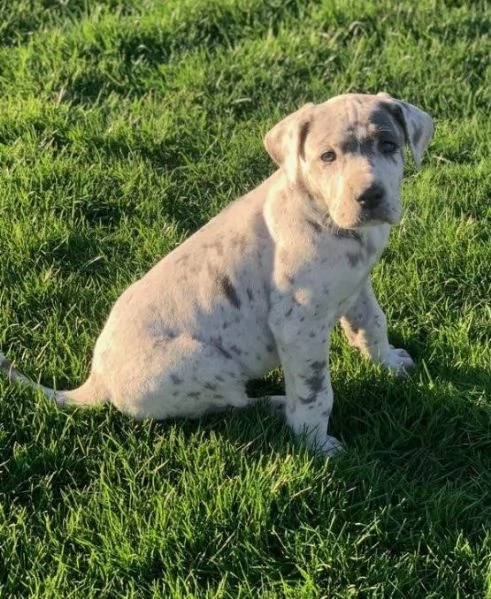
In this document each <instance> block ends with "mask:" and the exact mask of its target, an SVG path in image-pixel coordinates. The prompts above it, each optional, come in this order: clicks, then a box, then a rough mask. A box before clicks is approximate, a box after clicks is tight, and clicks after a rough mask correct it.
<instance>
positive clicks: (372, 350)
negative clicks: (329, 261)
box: [341, 279, 414, 374]
mask: <svg viewBox="0 0 491 599" xmlns="http://www.w3.org/2000/svg"><path fill="white" fill-rule="evenodd" d="M341 326H342V327H343V330H344V332H345V334H346V337H347V338H348V342H349V344H350V345H352V346H353V347H356V348H358V349H359V350H360V351H361V353H362V354H364V355H365V356H367V357H368V358H370V359H371V360H372V362H374V363H376V364H382V365H383V366H385V367H386V368H387V369H389V370H392V371H394V372H396V373H398V374H405V373H406V372H407V370H408V369H410V368H412V367H413V366H414V362H413V360H412V358H411V356H410V355H409V354H408V353H407V351H406V350H405V349H398V348H395V347H394V346H392V345H390V344H389V339H388V335H387V317H386V316H385V314H384V311H383V310H382V308H381V307H380V306H379V303H378V301H377V298H376V297H375V293H374V291H373V288H372V284H371V281H370V279H368V280H367V282H366V284H365V285H364V287H363V288H362V290H361V292H360V294H359V295H358V297H357V298H356V300H355V302H354V303H353V304H352V305H351V307H350V309H349V310H348V311H347V312H346V314H345V315H344V316H343V317H342V318H341Z"/></svg>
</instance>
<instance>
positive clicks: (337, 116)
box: [264, 93, 433, 229]
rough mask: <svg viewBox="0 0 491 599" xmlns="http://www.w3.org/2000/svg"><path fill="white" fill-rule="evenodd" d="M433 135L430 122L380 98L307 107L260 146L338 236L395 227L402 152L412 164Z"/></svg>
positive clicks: (338, 100) (354, 97)
mask: <svg viewBox="0 0 491 599" xmlns="http://www.w3.org/2000/svg"><path fill="white" fill-rule="evenodd" d="M432 134H433V121H432V119H431V118H430V116H429V115H428V114H426V113H425V112H423V111H422V110H420V109H419V108H416V106H412V105H411V104H407V103H406V102H402V101H400V100H396V99H394V98H392V97H391V96H389V95H388V94H385V93H380V94H377V95H376V96H375V95H373V96H372V95H365V94H346V95H342V96H337V97H335V98H332V99H331V100H329V101H327V102H325V103H323V104H317V105H316V104H306V105H305V106H303V107H302V108H300V110H297V112H294V113H293V114H291V115H290V116H288V117H286V118H285V119H283V120H282V121H280V122H279V123H278V124H277V125H276V126H275V127H273V129H271V131H269V132H268V133H267V134H266V137H265V138H264V144H265V146H266V150H267V151H268V153H269V155H270V156H271V158H273V160H274V161H275V162H276V163H277V164H278V166H280V167H281V168H282V169H283V170H284V171H285V173H286V176H287V177H288V179H289V181H290V182H291V183H292V184H293V185H301V186H303V187H304V188H305V189H306V190H307V192H308V194H309V196H310V198H311V199H312V201H313V203H314V205H315V207H316V209H317V211H318V212H320V214H321V215H322V216H326V215H327V216H328V217H329V218H330V220H331V221H332V222H333V224H335V225H336V226H338V227H340V228H343V229H353V228H357V227H363V226H370V225H376V224H380V223H389V224H395V223H397V222H398V221H399V219H400V217H401V202H400V186H401V180H402V173H403V166H404V146H405V145H406V144H407V145H408V146H409V148H410V150H411V152H412V155H413V157H414V160H415V162H416V164H417V165H418V166H419V164H420V162H421V158H422V155H423V153H424V151H425V149H426V147H427V145H428V143H429V142H430V139H431V137H432Z"/></svg>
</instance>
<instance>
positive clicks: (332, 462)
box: [0, 364, 491, 578]
mask: <svg viewBox="0 0 491 599" xmlns="http://www.w3.org/2000/svg"><path fill="white" fill-rule="evenodd" d="M434 368H435V371H436V372H440V370H439V365H438V364H437V365H436V366H435V367H434ZM361 369H362V372H361V376H358V374H356V373H355V374H356V376H355V375H353V374H351V375H349V376H348V375H345V374H343V373H342V372H339V374H335V375H334V376H333V386H334V390H335V405H334V411H333V415H332V421H331V426H330V432H331V434H333V435H335V436H337V437H338V438H340V439H341V440H342V441H343V444H344V446H345V449H346V450H345V452H344V454H342V455H341V456H339V457H338V458H336V459H326V458H325V457H323V456H322V455H318V454H312V452H309V451H308V450H307V449H306V447H305V445H304V444H303V443H302V442H299V441H298V440H296V439H294V437H293V435H292V433H291V432H290V430H289V429H288V427H287V425H286V424H285V423H284V421H283V418H282V416H281V414H280V413H278V411H277V410H274V409H272V408H271V407H269V406H268V405H267V404H266V403H264V402H258V403H256V404H254V405H252V406H251V407H248V408H246V409H243V410H227V411H225V412H223V413H221V414H213V415H210V416H207V417H206V418H202V419H200V420H175V421H166V422H141V423H137V422H134V421H132V420H130V419H128V418H126V417H125V416H123V415H121V414H120V413H118V412H116V410H115V409H113V408H101V409H95V410H87V411H83V410H75V411H73V412H61V411H58V410H57V409H55V408H53V407H52V406H50V405H49V404H48V403H47V402H45V403H44V404H42V405H41V406H33V407H32V408H30V409H32V412H31V413H35V412H36V410H41V412H42V414H41V418H40V422H43V423H44V425H45V426H46V425H47V426H46V428H44V430H41V431H40V432H39V434H38V435H37V438H36V439H35V440H32V439H28V438H27V434H29V431H32V428H30V427H29V426H27V420H28V418H27V415H26V414H25V413H20V420H21V421H22V418H24V420H25V421H26V429H25V432H23V431H22V426H19V427H18V428H17V429H16V431H15V434H14V436H15V439H14V438H11V439H10V440H9V442H10V445H11V448H12V452H8V453H10V455H9V457H8V461H7V463H8V472H7V474H8V476H7V477H2V482H0V492H1V493H2V494H3V496H4V498H5V501H6V505H8V504H11V505H17V506H18V505H19V504H20V505H21V506H22V507H23V509H26V510H27V511H28V512H32V516H33V519H32V520H33V521H32V526H33V527H34V528H36V527H39V528H40V532H42V529H43V526H44V524H43V522H42V521H41V520H39V519H38V518H37V514H40V513H43V512H46V511H47V512H48V513H49V512H51V513H53V514H58V513H60V512H62V511H63V509H64V506H65V507H66V503H67V501H68V503H70V504H71V505H72V506H74V505H84V504H86V503H87V502H90V497H91V496H92V495H94V494H97V493H100V492H101V489H103V488H112V487H114V488H118V489H119V490H118V493H119V494H120V495H121V494H123V495H124V494H125V493H126V491H127V492H128V493H130V494H131V493H134V492H135V491H138V489H140V490H141V493H142V495H148V494H149V493H153V492H158V489H159V488H160V487H167V488H170V487H173V486H175V487H176V488H179V485H180V484H182V479H183V477H187V478H186V480H188V483H189V477H190V476H191V477H192V475H193V472H194V473H195V476H196V479H197V483H196V484H197V485H199V484H202V483H203V479H202V478H200V476H201V474H200V472H199V466H198V464H201V465H202V467H203V468H209V469H210V471H211V470H213V461H214V460H215V459H217V456H218V458H219V459H221V460H222V461H223V463H224V464H225V466H224V472H223V476H224V477H230V479H233V478H234V477H235V478H237V477H239V478H240V476H242V475H243V474H244V472H245V471H252V470H254V469H255V468H262V467H263V466H264V464H265V463H269V464H272V465H273V467H272V469H271V471H270V476H271V487H276V486H278V488H279V487H280V486H281V487H282V488H283V487H284V488H283V491H282V493H280V495H278V497H276V498H274V499H273V500H271V501H270V503H269V504H267V502H266V503H265V509H266V510H267V512H268V513H267V515H266V516H265V517H266V520H267V523H266V525H265V527H264V535H266V537H267V539H263V540H262V541H261V542H262V543H263V542H264V543H266V545H267V546H268V548H269V550H270V551H271V555H273V556H274V555H278V560H277V561H278V564H277V566H278V573H279V575H281V576H283V577H290V578H291V577H293V578H295V577H298V572H297V573H296V574H295V572H296V570H295V567H294V565H292V563H291V561H290V562H289V561H288V560H285V556H284V555H283V543H284V538H283V536H284V535H287V534H289V533H288V531H290V532H291V531H294V530H297V531H298V530H307V529H308V530H311V531H317V532H318V533H319V534H320V535H324V534H330V535H334V537H336V535H346V538H348V537H349V538H358V535H359V534H360V531H361V532H363V531H365V532H366V531H367V530H371V532H370V535H368V537H367V539H366V541H364V542H365V544H366V545H367V546H372V545H373V549H374V551H376V552H377V554H378V553H380V552H381V553H382V554H384V555H389V556H390V555H400V554H404V553H405V552H409V553H411V552H413V553H414V552H416V551H419V550H420V549H419V547H420V543H421V542H424V543H426V545H427V546H428V547H431V544H432V543H435V544H438V543H439V542H440V541H441V539H442V538H446V539H450V541H449V542H450V543H454V541H455V543H456V542H457V539H458V538H460V537H459V535H460V536H462V538H465V539H468V540H470V541H472V542H475V543H476V544H480V543H482V542H483V541H482V535H483V530H485V526H486V519H487V517H488V516H489V511H490V508H489V502H488V503H486V501H487V500H486V492H485V488H486V485H487V488H489V472H490V471H491V463H490V462H491V451H490V450H491V434H490V432H491V427H490V424H491V418H490V411H489V406H486V405H485V402H484V401H483V397H484V391H483V388H481V389H480V387H479V385H478V384H474V383H473V381H476V380H477V381H484V380H485V378H486V373H485V372H482V371H477V370H472V369H470V368H462V369H455V370H454V371H453V372H452V373H449V377H448V378H445V379H439V380H434V379H433V380H431V381H430V380H428V378H427V375H426V370H425V368H424V367H423V366H422V365H421V364H420V365H418V366H417V368H416V371H415V372H414V373H413V375H412V376H411V377H409V378H407V379H404V380H402V381H401V380H399V379H397V378H396V377H391V376H388V375H387V374H386V373H384V372H382V371H381V370H379V369H377V368H374V367H372V366H370V365H363V366H362V367H361ZM443 370H444V369H443ZM450 375H451V376H450ZM249 391H250V393H251V394H252V395H257V396H262V395H265V394H278V393H281V392H282V381H281V378H280V376H278V375H277V374H273V375H272V376H271V377H269V378H267V379H264V380H262V381H258V382H253V383H252V384H251V386H250V388H249ZM14 393H16V394H17V393H19V394H24V393H26V392H25V391H22V390H16V391H14ZM12 405H13V406H15V405H16V404H15V403H13V404H12ZM14 409H15V408H14ZM20 412H22V409H20ZM19 446H22V447H23V448H24V449H23V451H19V450H18V447H19ZM101 446H103V448H104V449H103V451H102V454H103V457H102V458H101ZM15 447H17V450H15ZM4 451H7V450H5V449H4ZM199 452H201V457H200V459H199V460H198V459H197V458H196V457H193V454H197V453H199ZM217 452H218V453H217ZM295 462H297V463H298V468H297V466H296V465H295ZM4 463H5V462H4ZM282 465H289V466H288V468H290V470H288V476H285V472H282V467H283V466H282ZM222 466H223V464H222ZM285 467H286V466H285ZM291 468H293V471H291ZM295 471H297V474H296V475H295ZM268 472H269V470H268ZM292 472H293V473H292ZM300 473H301V475H300ZM198 479H199V480H198ZM486 481H487V482H486ZM280 483H281V484H280ZM137 487H138V488H137ZM125 489H126V490H125ZM266 504H267V505H266ZM55 521H56V517H55ZM375 524H376V527H375V528H373V527H374V526H375ZM326 527H328V528H329V530H327V528H326ZM372 528H373V530H372ZM273 531H275V532H274V534H273ZM315 534H317V533H315ZM334 537H333V538H334ZM439 540H440V541H439ZM418 543H419V544H418ZM190 551H191V550H190ZM159 559H160V558H159V557H158V555H157V554H156V557H155V560H156V562H155V563H154V562H153V561H152V562H149V563H148V566H146V567H147V568H149V569H150V570H149V572H150V573H149V575H152V576H154V574H155V572H157V571H159V568H160V565H159V563H160V562H159ZM189 559H190V567H192V565H193V564H194V561H193V560H194V557H193V555H192V551H191V554H190V557H189ZM144 574H145V573H143V574H142V575H144ZM215 574H216V576H219V570H218V569H217V572H216V573H215ZM210 576H211V578H213V576H214V575H213V572H211V571H210Z"/></svg>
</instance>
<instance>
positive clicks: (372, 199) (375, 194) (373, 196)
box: [357, 183, 385, 210]
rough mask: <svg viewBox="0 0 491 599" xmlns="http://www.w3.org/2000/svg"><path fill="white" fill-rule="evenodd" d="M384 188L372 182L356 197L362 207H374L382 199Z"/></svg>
mask: <svg viewBox="0 0 491 599" xmlns="http://www.w3.org/2000/svg"><path fill="white" fill-rule="evenodd" d="M384 195H385V192H384V188H383V187H382V186H381V185H379V184H378V183H373V184H372V185H370V187H368V188H367V189H365V191H364V192H363V193H362V194H361V195H360V196H359V197H358V200H357V201H358V203H359V204H360V206H363V208H367V209H368V210H370V209H371V208H376V207H377V206H378V205H379V204H380V203H381V202H382V200H383V199H384Z"/></svg>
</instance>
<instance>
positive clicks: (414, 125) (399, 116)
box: [377, 92, 434, 167]
mask: <svg viewBox="0 0 491 599" xmlns="http://www.w3.org/2000/svg"><path fill="white" fill-rule="evenodd" d="M377 95H378V96H379V97H381V98H384V100H386V101H387V103H388V105H389V108H390V109H391V112H392V114H393V115H394V117H395V118H396V120H397V121H398V122H399V123H400V125H401V126H402V128H403V130H404V135H405V137H406V143H407V145H408V146H409V148H410V150H411V154H412V155H413V158H414V162H415V163H416V166H418V167H419V166H420V165H421V159H422V158H423V154H424V151H425V150H426V148H427V147H428V144H429V143H430V141H431V138H432V136H433V131H434V126H433V119H432V118H431V117H430V115H429V114H427V113H426V112H423V110H421V109H419V108H417V107H416V106H413V105H412V104H408V103H407V102H403V101H402V100H396V99H395V98H392V96H389V94H386V93H385V92H381V93H379V94H377Z"/></svg>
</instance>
